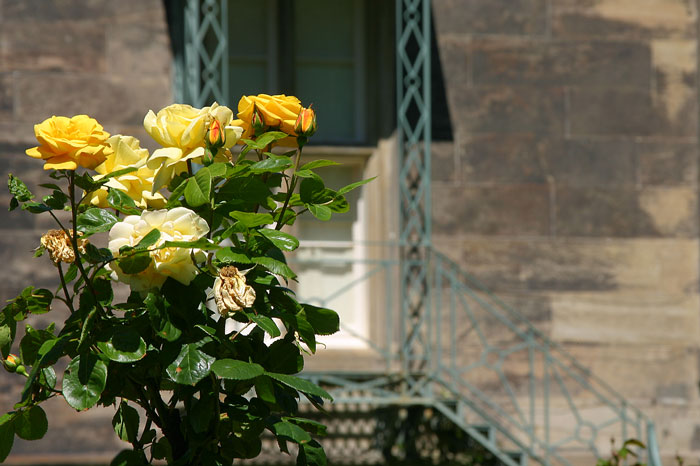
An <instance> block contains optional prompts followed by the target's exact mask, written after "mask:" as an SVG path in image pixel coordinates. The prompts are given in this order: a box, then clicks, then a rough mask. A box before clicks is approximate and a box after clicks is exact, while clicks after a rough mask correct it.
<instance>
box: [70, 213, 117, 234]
mask: <svg viewBox="0 0 700 466" xmlns="http://www.w3.org/2000/svg"><path fill="white" fill-rule="evenodd" d="M118 221H119V219H118V218H117V217H116V216H115V215H114V214H112V213H111V212H110V211H108V210H107V209H100V208H99V207H91V208H89V209H88V210H86V211H85V212H83V213H82V214H80V215H78V228H77V229H78V231H81V232H83V233H84V234H85V235H87V236H89V235H92V234H94V233H101V232H104V231H109V230H110V229H111V228H112V226H114V224H115V223H117V222H118Z"/></svg>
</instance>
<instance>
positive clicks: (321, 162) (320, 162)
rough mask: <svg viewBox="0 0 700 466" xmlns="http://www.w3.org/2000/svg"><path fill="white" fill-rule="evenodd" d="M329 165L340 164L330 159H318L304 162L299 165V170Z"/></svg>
mask: <svg viewBox="0 0 700 466" xmlns="http://www.w3.org/2000/svg"><path fill="white" fill-rule="evenodd" d="M330 165H340V164H339V163H338V162H334V161H332V160H325V159H319V160H314V161H313V162H309V163H305V164H304V165H302V166H301V168H300V170H313V169H314V168H321V167H328V166H330Z"/></svg>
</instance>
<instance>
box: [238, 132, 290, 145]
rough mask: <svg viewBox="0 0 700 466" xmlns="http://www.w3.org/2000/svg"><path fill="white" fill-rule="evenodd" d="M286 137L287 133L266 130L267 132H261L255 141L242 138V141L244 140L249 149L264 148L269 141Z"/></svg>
mask: <svg viewBox="0 0 700 466" xmlns="http://www.w3.org/2000/svg"><path fill="white" fill-rule="evenodd" d="M286 137H288V134H287V133H283V132H282V131H268V132H267V133H263V134H261V135H260V137H258V138H257V139H256V140H255V141H253V140H251V139H243V142H245V143H246V145H247V146H248V147H250V148H251V149H265V148H266V147H267V146H268V145H269V144H270V143H272V142H275V141H279V140H280V139H284V138H286Z"/></svg>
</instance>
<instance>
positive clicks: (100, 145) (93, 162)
mask: <svg viewBox="0 0 700 466" xmlns="http://www.w3.org/2000/svg"><path fill="white" fill-rule="evenodd" d="M34 134H35V135H36V139H37V140H38V141H39V145H38V146H37V147H32V148H31V149H27V151H26V153H27V155H28V156H30V157H34V158H35V159H42V160H45V161H46V162H45V163H44V170H50V169H56V170H61V169H67V170H75V169H76V168H78V166H81V167H85V168H95V167H96V166H98V165H99V164H101V163H102V162H103V161H104V160H105V158H106V157H107V155H109V153H110V152H111V149H110V147H109V145H108V144H107V142H106V141H107V138H108V137H109V133H108V132H106V131H104V129H103V128H102V125H100V124H99V123H98V122H97V120H95V119H93V118H90V117H89V116H87V115H76V116H74V117H72V118H68V117H64V116H53V117H51V118H47V119H46V120H44V121H43V122H41V123H40V124H38V125H34Z"/></svg>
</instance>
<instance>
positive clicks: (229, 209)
mask: <svg viewBox="0 0 700 466" xmlns="http://www.w3.org/2000/svg"><path fill="white" fill-rule="evenodd" d="M274 129H275V128H273V131H269V132H267V133H263V134H258V135H257V137H256V138H255V139H254V140H248V141H245V142H246V143H247V145H246V146H245V147H244V148H243V150H242V152H241V155H240V156H239V157H238V159H237V160H235V162H225V163H224V162H221V161H220V160H222V159H221V158H220V157H219V158H214V159H213V161H212V160H207V161H206V166H205V167H200V168H199V170H188V171H186V172H180V173H178V174H176V176H175V177H173V178H172V181H170V183H169V184H168V190H169V191H170V195H169V196H168V197H167V199H166V201H165V208H166V209H173V208H176V207H178V208H186V209H189V210H191V211H192V212H193V213H194V214H196V216H197V217H199V218H200V220H201V219H203V221H206V223H207V225H208V227H209V233H208V234H207V235H206V236H203V237H199V238H198V239H193V240H192V239H183V238H181V237H177V236H172V235H170V234H168V233H167V231H165V230H162V231H161V230H159V228H160V227H159V228H153V229H151V230H150V231H149V232H147V234H143V236H142V237H141V238H140V240H139V241H138V242H137V243H136V244H134V243H130V245H126V246H122V247H121V248H120V249H119V250H115V249H109V248H99V247H97V246H95V245H93V244H91V243H87V244H84V245H80V247H79V248H78V250H77V251H76V250H75V244H68V245H67V247H69V248H71V249H73V253H74V255H75V258H76V259H75V262H73V263H71V264H62V263H58V264H52V265H50V266H52V267H55V269H56V270H57V278H58V280H57V282H59V283H60V285H59V286H58V290H57V291H56V292H55V293H52V292H51V291H49V290H46V289H40V288H35V287H33V286H28V287H27V288H25V289H24V290H23V291H22V293H20V295H19V296H17V298H15V299H14V300H12V301H10V302H9V303H8V304H7V305H6V306H5V308H3V309H2V311H0V351H1V352H2V356H3V358H7V359H6V360H5V367H6V368H7V369H8V370H10V371H11V372H15V373H17V374H18V375H19V376H21V377H24V378H25V379H26V380H25V385H24V390H23V392H22V397H21V400H20V401H19V403H17V405H15V408H14V409H15V411H11V412H9V413H7V414H5V415H4V416H3V417H1V418H0V462H1V461H3V460H4V459H5V458H6V457H7V455H8V454H9V452H10V450H11V448H12V445H13V442H14V437H15V436H17V437H19V438H22V439H26V440H36V439H39V438H41V437H43V436H44V434H45V433H46V431H47V427H48V422H47V419H46V414H45V412H44V410H43V409H42V408H41V406H40V405H41V403H42V402H44V401H46V400H48V399H50V398H53V397H56V396H59V397H63V398H64V399H65V401H66V402H67V403H68V404H69V405H70V406H71V407H73V408H74V409H76V410H79V411H83V410H86V409H90V408H92V407H94V406H113V407H114V408H113V409H114V410H115V414H114V417H113V419H112V426H113V428H114V431H115V433H116V434H117V436H118V437H119V438H120V439H121V440H122V441H124V442H127V443H128V444H130V448H129V449H125V450H124V451H122V452H120V453H119V454H118V455H117V456H116V457H115V459H114V460H113V461H112V463H111V464H113V465H141V464H143V465H146V464H152V462H153V461H155V460H161V461H165V462H167V463H168V464H175V465H186V464H212V465H214V464H231V463H232V462H234V461H235V460H236V459H237V458H253V457H255V456H257V455H258V454H259V453H260V448H261V441H260V436H261V435H262V433H263V431H264V430H267V431H269V432H271V433H272V434H273V435H275V436H276V437H277V439H278V442H279V444H280V448H282V449H283V451H286V445H287V443H288V442H292V443H296V444H298V445H299V448H298V451H299V453H298V456H297V464H299V465H319V466H320V465H325V463H326V457H325V453H324V451H323V448H322V447H321V445H320V443H319V442H318V441H317V440H316V438H317V437H321V436H323V435H325V427H324V426H323V425H322V424H319V423H316V422H313V421H309V420H306V419H303V418H299V417H298V402H299V400H300V399H301V398H302V397H307V398H309V399H310V400H312V403H314V404H315V405H318V404H319V403H320V402H321V399H327V400H331V396H330V395H329V394H328V393H327V392H326V391H325V390H324V389H322V388H321V387H319V386H317V385H315V384H313V383H311V382H309V381H308V380H306V379H304V378H301V377H298V376H297V375H296V374H298V373H299V372H300V371H301V370H302V369H303V367H304V358H303V356H302V352H307V351H311V352H314V351H316V337H317V336H318V335H329V334H332V333H334V332H336V331H337V330H338V326H339V319H338V315H337V314H336V313H335V312H334V311H332V310H329V309H324V308H319V307H315V306H311V305H308V304H303V303H299V302H298V301H297V300H296V297H295V294H294V293H293V292H292V291H291V290H290V289H288V288H286V287H284V286H287V284H286V283H284V284H282V282H286V281H289V280H294V279H295V278H296V274H295V273H294V271H293V270H292V269H291V268H290V267H289V265H288V264H287V261H286V258H285V256H284V254H285V253H286V252H290V251H294V250H295V249H297V248H298V247H299V240H298V239H297V238H295V237H294V236H293V235H292V234H290V233H288V232H284V231H281V229H282V228H283V227H284V226H285V225H290V224H293V223H294V221H295V219H296V218H297V216H298V215H300V214H302V213H304V212H306V211H309V212H311V214H313V215H315V216H316V217H318V218H320V219H322V220H328V219H330V218H331V216H332V215H333V214H337V213H342V212H344V211H346V210H347V208H348V204H347V201H346V200H345V198H344V194H345V193H347V192H348V191H349V190H350V189H353V188H355V187H357V186H360V185H361V184H362V183H363V182H360V183H354V184H353V185H350V186H347V187H345V188H342V189H341V190H339V191H334V190H332V189H330V188H327V187H326V186H325V184H324V183H323V180H322V179H321V178H320V177H319V176H318V175H317V174H316V173H315V172H314V170H315V169H317V168H320V167H324V166H328V165H335V162H331V161H328V160H317V161H312V162H309V163H307V164H305V165H303V166H301V168H299V162H300V159H301V149H297V150H293V151H291V152H287V153H284V154H277V153H273V152H272V150H273V146H274V145H275V144H276V143H277V142H278V141H280V140H281V139H284V138H288V137H289V135H288V134H286V133H283V132H280V131H274ZM206 150H210V154H214V153H216V150H217V149H216V148H214V149H212V148H211V147H208V148H207V149H206ZM222 150H223V149H222ZM219 155H220V154H219ZM227 155H228V156H229V157H228V158H229V159H230V160H234V158H235V157H234V156H233V155H232V154H227ZM255 155H257V158H256V157H255ZM217 157H218V156H217ZM182 165H183V166H184V164H182ZM190 168H191V167H190ZM134 170H135V168H134V167H130V168H126V169H124V170H119V171H118V172H113V173H109V174H107V175H105V176H102V177H101V178H98V179H95V178H93V177H92V176H91V175H90V174H88V173H78V172H74V171H71V170H58V171H55V172H52V173H51V175H50V176H51V178H53V179H54V180H56V182H55V183H46V184H44V185H41V186H42V188H44V189H48V190H49V194H47V195H45V196H43V197H42V202H37V201H35V200H34V199H35V197H34V195H33V194H32V193H31V192H30V191H29V189H28V188H27V186H26V185H25V184H24V183H23V182H22V181H21V180H19V179H18V178H17V177H15V176H13V175H10V177H9V180H8V186H9V190H10V193H11V195H12V199H11V202H10V210H13V209H16V208H17V207H22V209H23V210H26V211H29V212H31V213H45V212H51V211H53V210H62V209H65V210H69V211H70V214H71V215H70V220H69V221H70V224H68V223H66V224H65V225H63V224H59V228H60V229H61V230H64V231H71V230H72V229H73V228H74V227H75V229H76V230H77V231H78V232H79V233H80V234H81V241H82V240H85V239H87V238H88V237H90V236H92V235H98V234H102V235H105V234H106V232H108V231H110V230H112V229H113V228H115V225H117V224H118V223H119V222H120V221H121V220H123V217H124V216H126V215H136V216H138V215H142V212H143V211H142V209H141V208H140V207H139V206H138V205H137V203H136V202H135V201H134V199H132V198H131V197H130V196H129V195H128V194H127V193H126V192H123V191H121V190H120V189H116V188H114V187H111V186H112V185H111V184H110V187H108V188H107V187H105V186H104V185H105V183H106V182H107V181H108V180H109V179H111V178H114V177H116V176H121V175H124V174H127V173H130V172H132V171H134ZM163 176H164V175H163ZM100 188H102V189H107V194H106V196H104V197H103V198H102V199H103V201H104V202H105V203H106V206H107V207H95V206H94V205H90V204H89V203H88V202H86V201H84V199H81V198H80V197H79V195H78V193H76V191H77V190H78V189H82V190H83V191H84V192H85V195H86V198H85V199H87V198H88V197H87V195H89V194H90V193H91V192H93V191H96V190H97V189H100ZM139 205H142V204H139ZM51 215H53V214H51ZM56 218H58V217H56ZM132 219H133V218H132ZM57 221H58V220H57ZM118 227H119V228H122V227H124V228H125V226H124V224H121V225H119V226H118ZM115 229H118V228H115ZM223 240H227V241H230V242H228V243H226V244H228V245H225V246H223V245H221V243H222V241H223ZM73 243H75V242H73ZM47 247H48V246H47ZM110 247H111V246H110ZM183 249H184V250H186V254H185V255H183V256H182V257H184V258H185V262H187V263H194V264H196V268H195V269H194V272H193V273H192V275H191V276H188V277H189V278H188V281H184V279H183V278H182V275H176V274H173V275H170V276H168V278H166V279H165V281H164V282H163V280H160V281H159V282H154V283H155V284H154V285H151V287H150V288H148V289H145V290H144V289H136V288H133V284H132V289H133V291H132V293H131V296H130V297H129V298H128V299H127V300H126V301H123V302H115V294H114V292H113V290H112V288H113V284H114V283H113V281H112V280H113V279H114V277H115V275H112V274H111V272H119V273H120V275H119V277H127V279H133V280H137V279H142V278H143V277H147V276H149V274H153V273H155V272H154V271H155V270H156V269H155V267H156V261H161V262H162V261H164V260H167V258H168V257H171V256H172V255H173V253H174V252H177V251H182V250H183ZM43 251H44V249H43V248H42V249H39V250H38V251H37V254H36V256H40V255H41V253H43ZM42 260H43V259H42ZM66 265H67V268H66ZM167 266H172V267H174V265H172V264H167ZM227 266H235V267H237V270H238V271H239V272H238V273H239V274H240V277H243V280H245V283H246V287H247V288H246V289H250V291H249V292H250V293H252V292H254V293H255V299H254V301H250V302H247V303H246V306H248V307H245V308H242V309H241V308H238V309H229V310H227V311H226V312H222V313H226V314H228V317H231V318H233V319H235V320H236V321H238V322H240V323H241V325H244V326H246V327H247V328H248V331H247V332H234V333H228V334H227V333H226V331H225V329H226V325H225V324H226V319H225V318H219V319H215V318H214V317H215V315H214V314H213V313H212V311H211V310H210V309H209V308H208V307H207V303H208V302H210V303H213V302H214V300H213V299H212V296H211V295H212V289H213V288H215V286H214V284H215V279H217V275H218V273H219V270H220V269H221V268H223V267H227ZM218 279H219V280H223V278H222V277H218ZM178 280H181V281H178ZM125 281H126V279H125ZM250 296H252V295H250ZM241 299H242V298H241ZM56 300H60V301H62V302H63V303H64V304H65V305H66V306H67V307H68V309H69V311H70V312H69V314H70V315H69V317H68V318H67V319H66V320H65V322H63V324H62V325H56V324H53V323H52V324H51V325H49V326H48V327H46V328H33V327H31V326H29V325H26V326H25V332H24V336H23V337H22V338H21V341H16V335H17V325H18V324H20V325H24V324H23V323H22V322H23V321H24V320H25V319H26V318H27V317H29V316H30V315H32V314H42V313H47V312H50V310H51V308H52V306H53V304H54V303H55V301H56ZM216 317H218V316H216ZM267 336H269V337H272V338H274V339H275V340H274V341H269V340H267V339H266V337H267ZM17 347H18V348H19V356H15V355H11V354H10V351H11V350H12V349H13V348H17ZM10 362H11V364H10ZM57 364H58V365H59V367H65V371H64V372H63V376H62V377H59V379H60V380H61V383H60V384H59V385H58V386H57V377H56V370H55V369H54V366H55V365H57ZM166 393H167V397H168V399H167V400H166V399H164V398H163V396H164V395H165V394H166ZM244 395H245V396H244ZM137 408H139V409H140V411H139V410H137ZM140 412H141V413H142V414H139V413H140ZM140 418H142V419H140Z"/></svg>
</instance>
